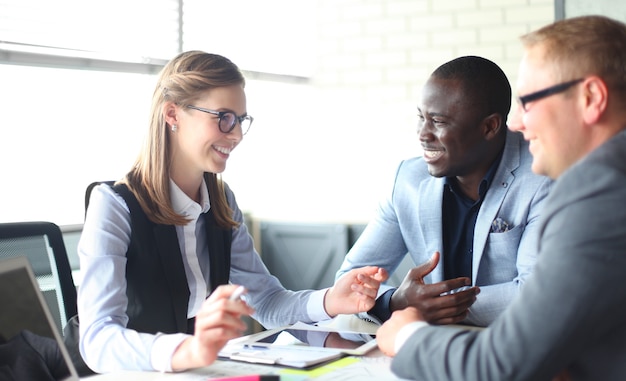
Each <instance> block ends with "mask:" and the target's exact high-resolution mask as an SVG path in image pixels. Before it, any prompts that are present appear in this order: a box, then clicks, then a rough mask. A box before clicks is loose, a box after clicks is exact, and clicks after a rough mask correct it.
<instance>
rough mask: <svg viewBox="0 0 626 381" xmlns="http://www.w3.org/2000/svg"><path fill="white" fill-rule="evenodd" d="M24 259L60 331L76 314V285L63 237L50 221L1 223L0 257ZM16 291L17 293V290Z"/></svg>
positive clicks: (57, 227)
mask: <svg viewBox="0 0 626 381" xmlns="http://www.w3.org/2000/svg"><path fill="white" fill-rule="evenodd" d="M17 256H26V257H27V258H28V260H29V262H30V264H31V266H32V268H33V271H34V273H35V277H36V278H37V282H38V283H39V287H40V288H41V291H42V292H43V294H44V298H45V299H46V302H47V304H48V306H49V308H50V312H51V313H52V315H53V316H54V317H55V320H56V321H57V324H58V327H59V331H62V330H63V327H64V326H65V324H66V323H67V321H68V320H69V319H70V318H71V317H72V316H74V315H76V313H77V306H76V286H75V284H74V278H73V276H72V269H71V267H70V262H69V260H68V256H67V251H66V249H65V243H64V242H63V234H62V233H61V229H60V228H59V226H57V225H56V224H54V223H52V222H45V221H29V222H11V223H0V258H10V257H17ZM16 292H19V291H18V290H16Z"/></svg>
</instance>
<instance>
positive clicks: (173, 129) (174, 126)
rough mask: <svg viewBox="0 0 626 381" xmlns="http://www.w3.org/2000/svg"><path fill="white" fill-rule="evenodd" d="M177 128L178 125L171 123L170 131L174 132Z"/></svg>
mask: <svg viewBox="0 0 626 381" xmlns="http://www.w3.org/2000/svg"><path fill="white" fill-rule="evenodd" d="M177 130H178V126H177V125H175V124H172V132H176V131H177Z"/></svg>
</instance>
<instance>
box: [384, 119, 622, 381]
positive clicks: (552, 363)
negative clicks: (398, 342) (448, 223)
mask: <svg viewBox="0 0 626 381" xmlns="http://www.w3.org/2000/svg"><path fill="white" fill-rule="evenodd" d="M625 200H626V131H623V132H621V133H620V134H618V135H617V136H616V137H614V138H613V139H611V140H610V141H608V142H606V143H605V144H604V145H602V146H601V147H600V148H598V149H596V150H595V151H594V152H592V153H591V154H589V155H588V156H587V157H586V158H585V159H583V160H581V161H579V162H578V163H577V164H576V165H574V166H572V167H571V168H570V169H569V170H567V171H566V172H565V173H564V174H562V175H561V177H560V178H559V179H558V180H557V181H556V183H555V186H554V189H553V191H552V193H551V194H550V196H549V197H548V199H547V201H546V207H545V209H544V212H543V215H542V217H541V221H542V222H541V224H540V230H539V232H540V241H539V257H538V260H537V264H536V267H535V271H534V272H533V275H532V276H531V278H530V279H529V280H528V281H527V282H526V285H525V286H524V288H523V289H522V290H521V293H520V295H519V296H518V298H517V299H516V300H515V301H513V303H512V304H511V306H510V307H509V308H508V309H507V310H506V311H504V313H503V314H502V315H501V316H500V317H499V318H498V319H497V320H496V321H495V322H493V323H492V324H491V325H490V326H489V327H488V328H487V329H485V330H482V331H481V332H475V331H474V332H468V331H462V330H458V329H454V328H450V327H435V326H429V327H425V328H423V329H419V330H418V331H417V332H415V333H414V334H413V335H412V336H411V337H409V339H408V341H407V343H406V344H405V345H404V346H403V347H402V349H401V351H400V353H399V354H398V355H397V356H396V358H395V359H394V360H393V362H392V369H393V371H394V372H396V373H397V374H398V375H399V376H401V377H407V378H411V379H415V380H429V381H430V380H533V381H534V380H549V379H551V377H553V376H554V375H555V374H557V373H559V372H560V371H562V370H563V369H566V368H567V371H568V372H569V375H570V377H571V378H572V379H573V380H623V379H624V378H625V377H626V361H625V360H626V283H624V272H625V271H626V207H624V202H625Z"/></svg>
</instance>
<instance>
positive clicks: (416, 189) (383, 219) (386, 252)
mask: <svg viewBox="0 0 626 381" xmlns="http://www.w3.org/2000/svg"><path fill="white" fill-rule="evenodd" d="M531 163H532V156H531V155H530V153H529V151H528V143H527V142H526V141H524V139H523V137H522V136H521V135H520V134H519V133H513V132H511V131H507V138H506V143H505V147H504V152H503V155H502V160H501V162H500V165H499V167H498V168H497V171H496V173H495V176H494V178H493V181H492V183H491V186H490V188H489V190H488V191H487V194H486V195H485V199H484V201H483V203H482V206H481V208H480V211H479V213H478V218H477V220H476V226H475V229H474V248H473V252H474V256H473V260H472V283H473V284H474V285H477V286H480V288H481V292H480V294H479V295H478V299H477V301H476V302H475V303H474V305H472V307H471V308H470V315H469V316H468V318H467V319H466V322H467V323H471V324H475V325H480V326H486V325H488V324H489V323H491V322H492V321H493V320H494V319H495V318H496V317H497V316H498V315H499V314H500V313H501V312H502V311H503V310H504V309H505V308H506V306H507V305H508V304H509V303H510V302H511V301H512V300H513V298H514V297H515V296H516V295H517V293H518V291H519V288H520V287H521V286H522V284H523V283H524V281H525V280H526V278H527V277H528V275H529V274H530V273H531V271H532V269H533V266H534V264H535V260H536V256H537V249H536V248H537V242H536V241H537V238H538V230H537V218H538V216H539V213H540V211H541V208H542V204H543V201H544V199H545V197H546V196H547V194H548V192H549V189H550V187H551V184H552V181H551V180H550V179H548V178H546V177H543V176H538V175H535V174H534V173H532V171H531ZM444 182H445V179H444V178H436V177H433V176H431V175H430V174H429V173H428V169H427V166H426V163H425V162H424V160H423V159H422V158H421V157H416V158H412V159H409V160H405V161H403V162H402V163H401V164H400V166H399V167H398V170H397V172H396V177H395V181H394V182H393V187H392V189H391V192H389V194H388V196H387V197H386V198H385V199H384V200H383V201H382V202H381V203H380V205H379V207H378V209H377V211H376V213H375V216H374V218H373V219H372V221H370V222H369V224H368V225H367V227H366V228H365V230H364V231H363V233H362V234H361V236H360V237H359V239H358V240H357V242H356V243H355V245H354V246H353V247H352V249H350V251H349V252H348V254H347V255H346V258H345V260H344V262H343V264H342V266H341V268H340V269H339V271H338V272H337V277H339V276H341V275H342V274H344V273H346V272H347V271H349V270H350V269H353V268H357V267H361V266H365V265H377V266H382V267H384V268H385V269H387V271H389V272H390V273H392V272H393V271H394V270H395V269H396V268H397V267H398V265H399V264H400V262H401V261H402V259H403V258H404V256H405V255H406V254H407V253H408V255H410V256H411V258H412V259H413V262H414V263H415V264H421V263H423V262H425V261H427V260H428V259H429V258H430V257H431V256H432V255H433V253H434V252H435V251H439V252H441V253H442V257H441V258H442V260H441V261H440V262H439V265H438V266H437V267H436V268H435V269H434V270H433V271H432V272H431V273H430V274H429V276H428V277H427V278H426V279H425V281H426V282H427V283H435V282H439V281H442V280H444V278H443V258H444V256H445V253H443V239H442V237H443V235H442V226H443V225H442V210H443V187H444ZM497 218H500V219H502V220H504V221H505V222H507V223H508V224H509V226H510V228H509V229H510V230H508V231H506V232H491V226H492V222H493V221H494V220H495V219H497ZM404 275H405V274H402V277H404ZM389 288H390V287H388V286H384V287H381V289H380V290H379V294H382V293H383V292H385V291H386V290H388V289H389Z"/></svg>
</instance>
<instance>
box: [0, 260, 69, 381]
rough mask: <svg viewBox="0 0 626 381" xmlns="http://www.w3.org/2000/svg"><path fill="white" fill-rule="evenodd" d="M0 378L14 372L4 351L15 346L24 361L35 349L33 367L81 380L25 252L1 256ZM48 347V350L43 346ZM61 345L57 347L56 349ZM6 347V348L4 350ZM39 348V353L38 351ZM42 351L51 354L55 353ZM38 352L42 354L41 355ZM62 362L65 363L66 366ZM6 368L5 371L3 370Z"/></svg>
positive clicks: (63, 378)
mask: <svg viewBox="0 0 626 381" xmlns="http://www.w3.org/2000/svg"><path fill="white" fill-rule="evenodd" d="M0 306H2V309H1V310H0V311H1V312H0V348H3V347H4V349H0V379H1V378H2V377H3V375H7V374H11V372H13V371H14V369H11V364H7V361H8V360H7V358H6V357H4V358H3V357H2V355H1V354H2V353H5V356H6V354H10V353H11V352H10V350H12V349H13V348H19V349H16V351H17V353H19V357H20V359H21V361H24V359H26V358H28V353H30V352H28V351H30V350H31V349H32V350H33V353H32V355H33V358H38V359H39V360H40V359H42V358H44V359H46V360H45V361H43V362H37V363H36V364H34V365H33V369H34V368H37V367H38V366H44V365H45V364H46V363H48V362H49V364H51V365H50V366H49V367H48V368H49V369H51V373H52V374H53V376H54V377H56V378H57V379H59V380H63V381H78V380H79V377H78V373H77V372H76V368H75V367H74V364H73V363H72V361H71V360H70V356H69V354H68V352H67V349H66V348H65V345H64V343H63V340H62V336H61V334H60V333H59V329H58V327H57V325H56V323H55V321H54V319H53V318H52V314H51V313H50V310H49V308H48V305H47V304H46V302H45V299H44V297H43V294H42V292H41V290H40V289H39V285H38V283H37V281H36V279H35V274H34V272H33V269H32V267H31V265H30V262H29V261H28V259H27V258H26V257H24V256H20V257H13V258H8V259H2V260H0ZM43 348H49V350H43ZM57 348H58V350H57ZM2 350H4V352H2ZM35 350H38V351H40V353H37V352H35ZM41 353H46V354H52V356H47V355H42V354H41ZM38 355H39V356H40V357H38ZM63 363H64V364H65V367H63ZM3 372H4V373H3Z"/></svg>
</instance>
